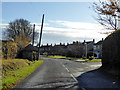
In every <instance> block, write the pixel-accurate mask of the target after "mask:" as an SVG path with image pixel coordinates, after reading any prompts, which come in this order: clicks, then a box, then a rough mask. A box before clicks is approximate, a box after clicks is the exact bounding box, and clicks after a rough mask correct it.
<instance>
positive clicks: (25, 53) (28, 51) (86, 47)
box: [2, 39, 103, 60]
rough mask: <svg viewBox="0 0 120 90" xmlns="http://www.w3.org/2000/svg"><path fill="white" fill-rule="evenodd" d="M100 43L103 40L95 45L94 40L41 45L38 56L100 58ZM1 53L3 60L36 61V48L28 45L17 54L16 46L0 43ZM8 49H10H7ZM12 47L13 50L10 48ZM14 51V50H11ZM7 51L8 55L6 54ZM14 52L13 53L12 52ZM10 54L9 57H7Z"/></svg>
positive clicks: (101, 41)
mask: <svg viewBox="0 0 120 90" xmlns="http://www.w3.org/2000/svg"><path fill="white" fill-rule="evenodd" d="M102 43H103V39H102V40H100V41H99V42H97V43H95V40H94V39H93V40H92V41H85V40H84V42H78V41H76V42H75V41H74V42H73V43H71V44H69V43H67V45H65V43H63V44H62V43H60V44H58V45H56V44H55V45H52V44H51V45H48V44H47V45H42V46H41V47H40V54H41V55H44V54H47V55H61V56H69V57H79V58H81V57H87V58H89V56H94V57H96V58H101V57H102ZM2 44H3V45H2V46H3V48H2V51H3V56H4V58H7V57H8V56H9V57H13V58H14V57H18V58H24V59H29V60H33V59H37V58H38V57H37V55H38V47H37V46H33V45H31V44H29V45H28V46H26V47H25V48H23V49H22V50H21V51H20V52H17V47H16V49H15V46H16V44H14V43H13V42H11V43H10V42H9V41H2ZM9 47H10V48H9ZM12 47H13V48H12ZM13 49H15V50H13ZM8 51H9V53H8ZM13 51H14V52H13ZM9 54H10V55H9Z"/></svg>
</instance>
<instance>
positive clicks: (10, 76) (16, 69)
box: [2, 59, 43, 89]
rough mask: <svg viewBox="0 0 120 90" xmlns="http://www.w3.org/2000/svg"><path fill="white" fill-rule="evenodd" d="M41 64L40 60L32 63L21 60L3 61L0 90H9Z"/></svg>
mask: <svg viewBox="0 0 120 90" xmlns="http://www.w3.org/2000/svg"><path fill="white" fill-rule="evenodd" d="M42 63H43V61H42V60H39V61H34V62H31V61H28V60H23V59H13V60H3V64H2V88H3V89H8V88H11V87H12V86H14V85H15V84H16V83H17V82H18V81H20V80H22V79H23V78H25V77H26V76H27V75H29V74H30V73H31V72H33V71H34V70H35V69H36V68H37V67H38V66H39V65H40V64H42Z"/></svg>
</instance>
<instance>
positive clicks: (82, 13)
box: [2, 2, 107, 44]
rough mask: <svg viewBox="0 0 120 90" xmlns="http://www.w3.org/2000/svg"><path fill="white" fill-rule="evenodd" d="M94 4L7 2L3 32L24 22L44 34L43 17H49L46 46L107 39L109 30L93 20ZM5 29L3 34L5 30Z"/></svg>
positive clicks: (44, 37)
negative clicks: (16, 21) (32, 25)
mask: <svg viewBox="0 0 120 90" xmlns="http://www.w3.org/2000/svg"><path fill="white" fill-rule="evenodd" d="M91 5H92V2H3V3H2V28H4V29H5V27H6V25H8V23H9V22H10V21H14V20H15V19H19V18H23V19H26V20H28V21H30V22H31V24H36V31H37V32H39V31H40V25H41V19H42V14H45V22H44V27H43V37H42V44H47V43H48V44H51V43H52V44H55V43H60V42H62V43H67V42H68V43H72V42H73V41H81V42H83V41H84V40H93V39H95V41H96V42H97V41H99V40H101V39H102V38H105V37H106V36H107V35H106V34H101V32H106V30H105V28H104V27H102V26H101V25H99V24H98V23H97V22H96V20H95V19H94V18H93V17H96V14H95V13H94V12H93V10H92V9H90V8H89V7H91ZM4 29H3V30H4Z"/></svg>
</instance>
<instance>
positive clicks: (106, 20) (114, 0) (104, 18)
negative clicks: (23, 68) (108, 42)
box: [93, 0, 120, 30]
mask: <svg viewBox="0 0 120 90" xmlns="http://www.w3.org/2000/svg"><path fill="white" fill-rule="evenodd" d="M93 9H94V11H95V12H96V13H97V15H98V16H97V18H96V19H97V21H98V22H99V23H100V24H101V25H103V26H105V27H106V28H107V29H111V30H118V29H119V28H118V19H119V18H120V6H119V0H106V1H101V0H99V3H95V2H94V3H93Z"/></svg>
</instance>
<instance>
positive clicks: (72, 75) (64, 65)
mask: <svg viewBox="0 0 120 90" xmlns="http://www.w3.org/2000/svg"><path fill="white" fill-rule="evenodd" d="M62 66H63V67H64V68H65V69H66V70H67V71H68V73H70V70H69V69H68V68H66V67H65V65H64V64H62ZM70 76H71V77H72V78H73V79H74V80H75V81H76V82H78V81H77V79H76V78H75V77H74V75H73V74H71V73H70Z"/></svg>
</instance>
